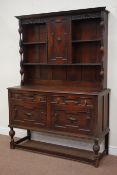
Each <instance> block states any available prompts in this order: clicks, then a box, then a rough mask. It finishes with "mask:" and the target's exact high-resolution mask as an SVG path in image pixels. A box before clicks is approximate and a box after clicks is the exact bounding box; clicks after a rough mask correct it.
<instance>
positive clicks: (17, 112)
mask: <svg viewBox="0 0 117 175" xmlns="http://www.w3.org/2000/svg"><path fill="white" fill-rule="evenodd" d="M10 114H11V115H10V124H15V125H16V126H23V127H39V128H42V127H47V98H46V96H45V95H43V94H38V93H35V92H26V91H25V92H15V91H14V92H12V93H10Z"/></svg>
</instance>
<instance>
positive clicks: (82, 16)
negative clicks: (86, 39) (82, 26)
mask: <svg viewBox="0 0 117 175" xmlns="http://www.w3.org/2000/svg"><path fill="white" fill-rule="evenodd" d="M90 18H91V19H98V18H101V13H100V12H97V13H86V14H79V15H75V16H72V19H73V20H75V19H79V20H83V19H90Z"/></svg>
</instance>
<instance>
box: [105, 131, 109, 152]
mask: <svg viewBox="0 0 117 175" xmlns="http://www.w3.org/2000/svg"><path fill="white" fill-rule="evenodd" d="M108 150H109V133H108V134H106V135H105V151H106V154H107V155H108Z"/></svg>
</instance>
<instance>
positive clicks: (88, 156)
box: [14, 138, 105, 166]
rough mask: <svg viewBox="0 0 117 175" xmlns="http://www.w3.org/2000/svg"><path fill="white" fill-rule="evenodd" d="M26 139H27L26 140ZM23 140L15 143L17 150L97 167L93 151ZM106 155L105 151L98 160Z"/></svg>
mask: <svg viewBox="0 0 117 175" xmlns="http://www.w3.org/2000/svg"><path fill="white" fill-rule="evenodd" d="M25 139H26V138H24V140H25ZM22 140H23V139H22ZM22 140H21V139H20V140H18V141H17V142H15V143H14V146H15V148H19V149H26V150H29V151H34V152H38V153H41V154H45V155H51V156H56V157H60V158H65V159H69V160H74V161H80V162H86V163H88V164H92V165H94V166H96V159H95V154H94V152H93V151H89V150H82V149H79V148H74V147H67V146H63V145H56V144H52V143H46V142H40V141H33V140H30V141H24V142H23V141H22ZM17 143H18V144H17ZM104 155H105V150H104V151H103V152H100V153H99V156H98V160H100V159H101V158H102V157H103V156H104Z"/></svg>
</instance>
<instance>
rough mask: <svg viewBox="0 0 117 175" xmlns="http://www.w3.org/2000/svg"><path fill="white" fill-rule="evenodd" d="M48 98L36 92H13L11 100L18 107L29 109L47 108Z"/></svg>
mask: <svg viewBox="0 0 117 175" xmlns="http://www.w3.org/2000/svg"><path fill="white" fill-rule="evenodd" d="M46 99H47V98H46V96H45V95H43V94H38V93H34V92H11V94H10V100H11V102H12V103H13V104H15V105H17V106H22V107H25V108H27V109H33V108H36V107H37V108H45V107H46V105H47V100H46Z"/></svg>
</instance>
